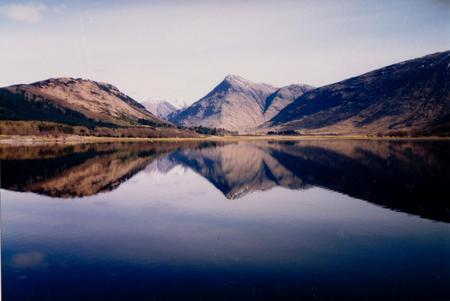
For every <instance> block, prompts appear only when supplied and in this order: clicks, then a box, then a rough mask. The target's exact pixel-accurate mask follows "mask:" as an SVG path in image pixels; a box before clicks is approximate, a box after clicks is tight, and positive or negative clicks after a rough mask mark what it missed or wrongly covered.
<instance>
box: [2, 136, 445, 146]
mask: <svg viewBox="0 0 450 301" xmlns="http://www.w3.org/2000/svg"><path fill="white" fill-rule="evenodd" d="M255 140H265V141H301V140H450V137H438V136H429V137H395V136H385V137H374V136H365V135H351V136H349V135H347V136H325V135H324V136H280V135H243V136H200V137H170V138H141V137H99V136H76V135H61V136H11V135H0V144H18V145H24V144H45V143H62V144H77V143H101V142H157V141H167V142H170V141H175V142H177V141H255Z"/></svg>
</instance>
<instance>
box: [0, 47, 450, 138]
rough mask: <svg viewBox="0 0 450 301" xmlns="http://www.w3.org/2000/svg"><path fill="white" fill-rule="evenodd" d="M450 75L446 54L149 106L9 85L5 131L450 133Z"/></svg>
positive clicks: (53, 85) (112, 90)
mask: <svg viewBox="0 0 450 301" xmlns="http://www.w3.org/2000/svg"><path fill="white" fill-rule="evenodd" d="M449 72H450V51H446V52H440V53H435V54H431V55H427V56H424V57H421V58H417V59H413V60H409V61H405V62H402V63H398V64H394V65H390V66H387V67H384V68H381V69H377V70H375V71H372V72H369V73H366V74H363V75H360V76H356V77H352V78H350V79H346V80H343V81H341V82H338V83H335V84H331V85H327V86H323V87H319V88H314V87H312V86H309V85H305V84H301V85H297V84H293V85H289V86H285V87H281V88H276V87H273V86H271V85H268V84H263V83H254V82H252V81H250V80H247V79H244V78H242V77H240V76H237V75H229V76H227V77H226V78H225V79H224V80H223V81H222V82H221V83H220V84H219V85H217V86H216V87H215V88H214V89H213V90H212V91H211V92H210V93H208V94H207V95H206V96H205V97H203V98H201V99H200V100H198V101H197V102H195V103H193V104H192V105H190V106H188V107H186V108H181V109H180V108H177V107H176V106H174V105H173V104H171V103H170V102H167V101H159V102H146V103H144V104H140V103H138V102H137V101H135V100H134V99H132V98H131V97H129V96H127V95H125V94H124V93H122V92H120V91H119V90H118V89H117V88H116V87H114V86H112V85H110V84H106V83H99V82H95V81H92V80H85V79H80V78H53V79H48V80H44V81H40V82H36V83H32V84H21V85H14V86H10V87H5V88H0V123H1V124H0V134H6V135H10V134H18V135H29V134H34V133H35V132H36V131H38V132H41V131H42V130H43V131H44V132H52V131H53V132H52V133H54V134H55V133H56V134H57V133H72V134H82V135H106V136H139V137H142V136H145V137H149V136H151V137H161V136H164V137H165V136H190V135H191V136H192V135H193V133H192V132H189V131H185V130H182V129H177V128H176V127H175V125H174V124H176V125H181V126H184V127H199V126H202V127H207V128H221V129H225V130H228V131H232V132H238V133H241V134H246V133H267V132H274V133H287V132H289V133H297V134H308V135H353V134H355V135H381V136H383V135H394V136H403V135H412V136H421V135H443V136H449V135H450V89H449V88H450V87H449V86H450V74H449ZM35 121H39V122H41V123H42V122H47V123H49V122H50V123H55V124H56V125H54V124H45V125H42V124H39V125H38V124H37V123H34V122H35ZM80 127H83V128H80ZM124 128H126V130H125V129H124ZM49 129H51V130H49ZM163 129H164V130H163ZM169 129H170V130H169ZM203 132H204V133H208V132H205V131H203ZM222 132H223V131H222ZM211 133H213V132H211Z"/></svg>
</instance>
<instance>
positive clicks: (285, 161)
mask: <svg viewBox="0 0 450 301" xmlns="http://www.w3.org/2000/svg"><path fill="white" fill-rule="evenodd" d="M449 146H450V143H449V142H447V141H423V142H413V141H357V140H350V141H343V140H329V141H297V142H262V141H260V142H241V143H215V142H209V143H197V142H176V143H175V142H167V143H163V142H161V143H101V144H85V145H75V146H57V145H53V146H27V147H1V148H0V159H1V160H2V162H1V180H2V181H1V187H2V188H5V189H9V190H15V191H29V192H35V193H40V194H44V195H49V196H52V197H63V198H69V197H82V196H90V195H94V194H97V193H100V192H105V191H110V190H113V189H115V188H117V187H118V186H119V185H120V184H121V183H123V182H124V181H126V180H127V179H129V178H130V177H131V176H133V175H134V174H136V173H138V172H139V171H141V170H143V169H145V168H147V169H157V170H158V171H159V172H162V173H167V172H168V171H169V170H170V169H171V168H173V167H174V166H177V165H182V166H185V167H187V168H190V169H192V170H193V171H195V172H196V173H198V174H200V175H201V176H203V177H204V178H206V179H207V180H208V181H209V182H211V183H212V185H214V186H215V187H216V188H217V189H219V190H220V191H221V192H222V193H223V194H224V195H225V197H227V198H229V199H239V198H242V197H244V196H245V195H246V194H248V193H251V192H254V191H265V190H268V189H271V188H273V187H276V186H281V187H285V188H288V189H305V188H308V187H311V186H319V187H323V188H326V189H330V190H333V191H336V192H340V193H344V194H347V195H349V196H352V197H355V198H359V199H363V200H366V201H369V202H372V203H375V204H378V205H381V206H384V207H387V208H391V209H394V210H399V211H403V212H407V213H411V214H416V215H420V216H422V217H426V218H430V219H435V220H440V221H446V222H449V221H450V213H449V208H450V204H449V201H448V200H447V198H448V197H447V196H448V195H449V193H450V166H449V165H450V163H449V161H448V158H449V157H450V154H449V153H450V148H449Z"/></svg>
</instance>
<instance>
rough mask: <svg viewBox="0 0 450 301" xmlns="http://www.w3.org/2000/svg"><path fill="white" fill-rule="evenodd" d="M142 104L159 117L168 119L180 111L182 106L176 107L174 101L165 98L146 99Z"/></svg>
mask: <svg viewBox="0 0 450 301" xmlns="http://www.w3.org/2000/svg"><path fill="white" fill-rule="evenodd" d="M142 105H143V106H144V107H145V108H146V109H147V111H149V112H151V113H153V115H155V116H157V117H158V118H161V119H164V120H168V117H169V116H170V115H171V114H172V113H174V112H176V111H178V110H179V109H180V108H178V107H176V106H175V105H173V104H172V103H170V102H168V101H165V100H157V101H146V102H143V103H142Z"/></svg>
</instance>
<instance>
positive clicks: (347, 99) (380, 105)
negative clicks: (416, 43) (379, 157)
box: [262, 51, 450, 135]
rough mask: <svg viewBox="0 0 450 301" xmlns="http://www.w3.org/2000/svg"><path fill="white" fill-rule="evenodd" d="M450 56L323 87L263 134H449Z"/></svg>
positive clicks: (424, 59) (394, 66)
mask: <svg viewBox="0 0 450 301" xmlns="http://www.w3.org/2000/svg"><path fill="white" fill-rule="evenodd" d="M449 68H450V51H445V52H438V53H433V54H429V55H426V56H423V57H420V58H415V59H411V60H407V61H403V62H400V63H396V64H391V65H389V66H386V67H383V68H379V69H376V70H373V71H370V72H367V73H364V74H362V75H359V76H354V77H351V78H349V79H345V80H343V81H340V82H337V83H334V84H331V85H327V86H323V87H319V88H317V89H314V90H312V91H309V92H307V93H305V94H303V95H302V96H300V97H298V98H297V99H296V100H295V101H294V102H292V103H291V104H290V105H288V106H286V107H285V108H284V109H282V110H281V111H280V112H279V113H278V114H277V115H276V116H274V117H273V118H272V119H271V120H270V121H269V122H267V123H266V124H264V125H263V126H262V128H275V129H277V130H282V131H285V130H295V131H300V132H301V133H304V134H338V135H346V134H375V135H398V134H408V135H410V134H412V135H429V134H444V135H448V134H450V92H449V91H450V72H449Z"/></svg>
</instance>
